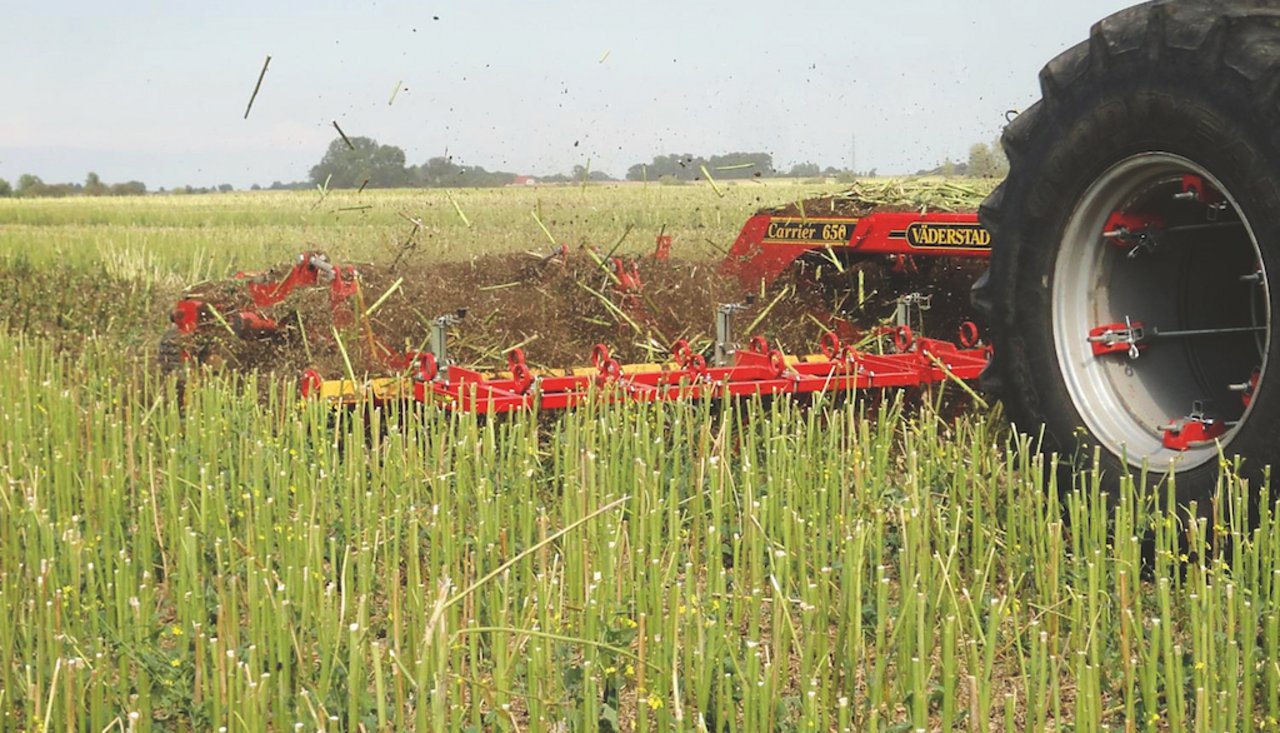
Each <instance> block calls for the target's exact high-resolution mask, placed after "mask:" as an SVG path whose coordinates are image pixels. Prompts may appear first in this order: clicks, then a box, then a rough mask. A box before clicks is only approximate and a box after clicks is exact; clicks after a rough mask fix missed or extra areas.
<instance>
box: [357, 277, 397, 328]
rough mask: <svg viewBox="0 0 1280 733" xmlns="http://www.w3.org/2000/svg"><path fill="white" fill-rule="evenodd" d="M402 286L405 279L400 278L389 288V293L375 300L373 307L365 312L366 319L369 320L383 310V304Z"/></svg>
mask: <svg viewBox="0 0 1280 733" xmlns="http://www.w3.org/2000/svg"><path fill="white" fill-rule="evenodd" d="M401 285H404V278H399V279H398V280H396V281H395V282H394V283H392V284H391V287H389V288H387V292H385V293H383V294H382V297H381V298H378V299H377V300H375V301H374V302H373V305H371V306H369V309H368V310H366V311H365V312H364V317H365V318H368V317H369V316H371V315H373V312H374V311H376V310H378V309H379V308H381V307H382V304H383V303H385V302H387V298H390V297H391V294H392V293H394V292H395V291H397V290H399V289H400V286H401Z"/></svg>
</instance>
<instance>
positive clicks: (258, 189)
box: [249, 183, 262, 191]
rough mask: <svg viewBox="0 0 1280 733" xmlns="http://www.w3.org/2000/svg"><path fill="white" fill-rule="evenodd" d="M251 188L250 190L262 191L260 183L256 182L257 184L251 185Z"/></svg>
mask: <svg viewBox="0 0 1280 733" xmlns="http://www.w3.org/2000/svg"><path fill="white" fill-rule="evenodd" d="M249 190H250V191H261V190H262V186H259V185H258V184H256V183H255V184H253V185H252V186H250V187H249Z"/></svg>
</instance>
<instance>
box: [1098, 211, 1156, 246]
mask: <svg viewBox="0 0 1280 733" xmlns="http://www.w3.org/2000/svg"><path fill="white" fill-rule="evenodd" d="M1161 229H1164V217H1162V216H1160V215H1159V214H1134V213H1129V212H1127V211H1113V212H1111V216H1110V217H1108V218H1107V223H1106V224H1104V225H1103V226H1102V237H1103V239H1106V240H1107V241H1108V242H1109V243H1110V244H1111V245H1112V246H1115V247H1121V248H1124V249H1127V250H1129V256H1130V257H1137V256H1138V253H1139V252H1140V251H1142V250H1144V249H1145V250H1147V251H1148V252H1151V251H1154V250H1155V248H1156V239H1155V236H1154V235H1155V233H1156V232H1158V231H1160V230H1161Z"/></svg>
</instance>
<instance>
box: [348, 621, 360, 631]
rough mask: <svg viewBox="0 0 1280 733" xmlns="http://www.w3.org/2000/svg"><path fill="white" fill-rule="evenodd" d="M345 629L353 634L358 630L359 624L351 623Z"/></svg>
mask: <svg viewBox="0 0 1280 733" xmlns="http://www.w3.org/2000/svg"><path fill="white" fill-rule="evenodd" d="M347 630H348V631H350V632H351V633H353V634H354V633H356V632H357V631H359V630H360V624H357V623H353V624H351V625H350V626H348V627H347Z"/></svg>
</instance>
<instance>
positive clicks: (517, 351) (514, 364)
mask: <svg viewBox="0 0 1280 733" xmlns="http://www.w3.org/2000/svg"><path fill="white" fill-rule="evenodd" d="M507 371H509V372H511V379H512V380H514V381H515V383H516V391H517V392H519V393H520V394H525V393H526V392H528V391H529V387H531V386H532V385H533V372H532V371H530V370H529V367H528V366H527V365H526V364H525V363H524V349H522V348H520V347H518V346H517V347H516V348H514V349H512V350H511V351H509V352H508V353H507Z"/></svg>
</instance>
